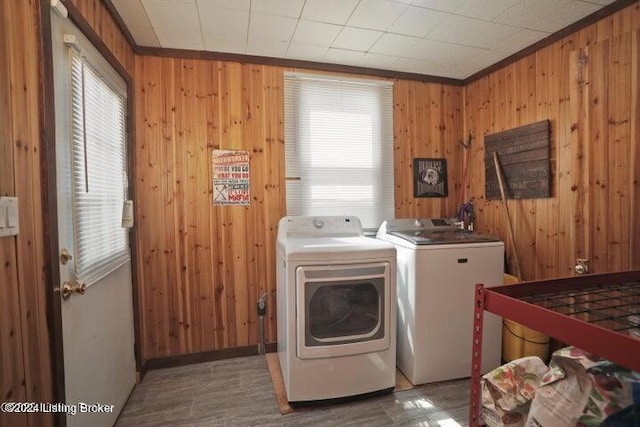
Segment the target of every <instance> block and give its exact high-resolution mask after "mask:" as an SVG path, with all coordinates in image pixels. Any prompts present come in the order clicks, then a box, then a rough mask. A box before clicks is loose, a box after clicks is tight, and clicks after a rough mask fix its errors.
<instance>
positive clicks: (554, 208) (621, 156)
mask: <svg viewBox="0 0 640 427" xmlns="http://www.w3.org/2000/svg"><path fill="white" fill-rule="evenodd" d="M639 37H640V3H635V4H634V5H632V6H629V7H627V8H626V9H623V10H621V11H619V12H617V13H615V14H614V15H611V16H610V17H608V18H606V19H603V20H601V21H599V22H598V23H596V24H594V25H591V26H589V27H587V28H585V29H583V30H581V31H579V32H577V33H574V34H572V35H571V36H569V37H566V38H564V39H562V40H560V41H558V42H556V43H554V44H553V45H551V46H549V47H547V48H544V49H542V50H540V51H538V52H536V53H534V54H532V55H530V56H528V57H525V58H523V59H521V60H519V61H517V62H516V63H514V64H511V65H509V66H507V67H505V68H503V69H501V70H499V71H496V72H494V73H492V74H490V75H488V76H487V77H484V78H482V79H481V80H478V81H476V82H474V83H472V84H469V85H468V86H467V87H465V91H464V94H465V133H471V134H472V135H473V136H474V139H473V144H472V147H471V149H472V155H471V159H472V161H471V163H470V180H469V183H468V186H467V188H466V190H467V195H468V196H473V197H475V198H476V201H475V204H476V208H477V211H478V219H477V225H478V229H479V230H481V231H484V232H488V233H492V234H498V235H500V236H502V237H503V239H504V240H505V242H506V241H507V236H508V234H507V222H506V220H505V218H504V216H503V212H502V210H501V203H500V202H499V201H491V202H489V201H487V200H485V198H484V182H485V179H484V160H483V159H484V144H483V136H484V135H487V134H491V133H494V132H498V131H502V130H505V129H510V128H513V127H516V126H520V125H524V124H527V123H532V122H535V121H538V120H543V119H549V120H550V121H551V159H552V174H553V175H552V197H551V198H548V199H531V200H517V201H516V200H511V201H509V202H508V203H509V209H510V211H511V215H512V217H513V225H514V231H515V240H516V248H517V252H518V256H519V260H520V265H521V268H522V275H523V277H524V279H528V280H531V279H543V278H549V277H559V276H567V275H572V274H573V266H574V265H575V263H576V258H588V259H589V263H590V268H591V272H605V271H615V270H624V269H631V268H640V246H639V245H640V243H639V242H640V218H638V215H637V212H638V209H640V190H639V188H640V187H639V185H640V184H639V181H640V180H639V174H640V131H639V126H640V106H639V105H638V102H639V100H640V82H639V80H640V74H639V73H640V62H639V61H640V38H639ZM509 249H510V250H509V252H510V254H513V252H512V251H511V248H509ZM511 256H512V255H511Z"/></svg>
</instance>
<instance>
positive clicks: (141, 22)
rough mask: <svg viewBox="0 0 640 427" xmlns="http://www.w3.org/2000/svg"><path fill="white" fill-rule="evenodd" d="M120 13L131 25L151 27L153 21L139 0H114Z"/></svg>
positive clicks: (128, 24)
mask: <svg viewBox="0 0 640 427" xmlns="http://www.w3.org/2000/svg"><path fill="white" fill-rule="evenodd" d="M112 2H113V5H114V6H115V7H116V10H117V11H118V14H119V15H120V17H121V18H122V19H123V20H124V22H125V23H126V24H127V28H128V27H129V26H132V25H134V26H136V27H150V26H151V21H150V20H149V17H148V16H147V12H146V11H145V10H144V7H143V6H142V3H140V1H139V0H113V1H112Z"/></svg>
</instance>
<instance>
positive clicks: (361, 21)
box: [347, 0, 408, 31]
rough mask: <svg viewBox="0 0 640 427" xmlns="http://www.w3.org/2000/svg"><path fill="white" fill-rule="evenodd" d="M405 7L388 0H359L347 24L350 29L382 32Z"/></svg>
mask: <svg viewBox="0 0 640 427" xmlns="http://www.w3.org/2000/svg"><path fill="white" fill-rule="evenodd" d="M407 7H408V5H406V4H402V3H395V2H392V1H389V0H361V1H360V3H359V4H358V7H356V10H355V11H354V12H353V14H352V15H351V18H349V21H348V22H347V23H348V25H349V26H350V27H358V28H368V29H371V30H382V31H384V30H386V29H387V28H389V27H390V26H391V24H393V22H394V21H395V20H396V19H397V18H398V17H399V16H400V15H401V14H402V12H404V11H405V9H407Z"/></svg>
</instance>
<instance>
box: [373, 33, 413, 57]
mask: <svg viewBox="0 0 640 427" xmlns="http://www.w3.org/2000/svg"><path fill="white" fill-rule="evenodd" d="M419 41H420V39H419V38H417V37H410V36H401V35H398V34H389V33H387V34H385V35H383V36H382V37H380V39H379V40H378V41H377V42H376V44H374V45H373V47H372V48H371V49H369V51H370V52H372V53H379V54H382V55H391V56H404V55H405V54H407V53H408V52H410V51H411V49H413V47H414V46H415V45H416V43H418V42H419Z"/></svg>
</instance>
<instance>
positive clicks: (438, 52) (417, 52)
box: [404, 39, 490, 65]
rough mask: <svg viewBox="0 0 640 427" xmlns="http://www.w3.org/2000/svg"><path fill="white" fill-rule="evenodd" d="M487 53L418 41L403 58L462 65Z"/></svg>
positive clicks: (431, 41)
mask: <svg viewBox="0 0 640 427" xmlns="http://www.w3.org/2000/svg"><path fill="white" fill-rule="evenodd" d="M489 52H490V51H489V50H488V49H482V48H478V47H471V46H462V45H458V44H453V43H447V42H442V41H437V40H426V39H425V40H421V41H419V42H418V43H417V44H416V45H415V46H414V47H413V49H411V51H410V52H409V53H407V54H406V55H404V56H406V57H407V58H411V59H418V60H421V61H431V62H440V63H444V64H460V65H464V64H466V63H469V62H472V58H477V57H482V56H483V55H486V54H488V53H489Z"/></svg>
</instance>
